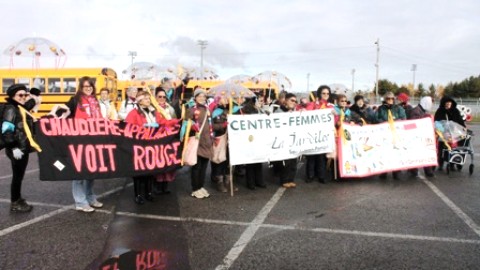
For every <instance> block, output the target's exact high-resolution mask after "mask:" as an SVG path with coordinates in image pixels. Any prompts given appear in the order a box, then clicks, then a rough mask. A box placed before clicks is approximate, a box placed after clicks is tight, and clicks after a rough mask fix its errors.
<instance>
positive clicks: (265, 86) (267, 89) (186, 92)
mask: <svg viewBox="0 0 480 270" xmlns="http://www.w3.org/2000/svg"><path fill="white" fill-rule="evenodd" d="M222 83H225V81H223V80H213V81H206V80H205V81H202V80H189V81H188V84H187V85H186V86H185V87H184V88H182V93H181V94H178V97H180V98H181V99H186V100H188V99H190V98H191V97H192V95H193V89H194V88H195V87H196V86H200V87H201V88H203V89H205V90H208V89H210V88H212V87H214V86H217V85H219V84H222ZM179 84H180V82H179V81H176V82H174V83H173V86H174V87H175V88H176V86H177V85H179ZM159 85H160V81H156V80H143V81H142V80H127V81H119V82H118V97H121V100H123V99H125V98H126V96H125V95H126V90H127V89H128V88H129V87H135V88H137V89H138V90H144V89H145V88H146V87H148V88H149V89H150V90H151V91H154V89H155V88H156V87H158V86H159ZM241 85H243V86H244V87H246V88H248V89H250V90H252V91H253V92H263V95H264V96H268V95H270V96H273V99H275V98H276V97H277V96H278V87H277V85H276V84H275V83H274V82H258V83H255V82H244V83H241ZM118 106H120V104H118Z"/></svg>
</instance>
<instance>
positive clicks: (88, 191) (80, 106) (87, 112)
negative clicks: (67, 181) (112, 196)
mask: <svg viewBox="0 0 480 270" xmlns="http://www.w3.org/2000/svg"><path fill="white" fill-rule="evenodd" d="M65 105H66V106H67V107H68V110H69V111H70V114H69V115H68V117H69V118H80V119H91V118H102V113H101V111H100V104H99V103H98V100H97V89H96V87H95V80H94V79H93V78H91V77H88V76H84V77H82V78H80V80H79V84H78V89H77V92H76V93H75V95H74V96H73V97H71V98H70V100H69V101H68V102H67V103H66V104H65ZM93 184H94V179H83V180H73V181H72V196H73V199H74V200H75V210H77V211H80V212H85V213H90V212H93V211H95V208H101V207H103V203H101V202H99V201H98V200H97V196H96V195H95V194H94V192H93Z"/></svg>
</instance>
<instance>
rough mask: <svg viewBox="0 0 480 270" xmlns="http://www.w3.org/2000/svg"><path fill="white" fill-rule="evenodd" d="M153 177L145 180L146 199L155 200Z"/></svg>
mask: <svg viewBox="0 0 480 270" xmlns="http://www.w3.org/2000/svg"><path fill="white" fill-rule="evenodd" d="M152 190H153V179H147V180H145V200H147V201H149V202H153V194H152Z"/></svg>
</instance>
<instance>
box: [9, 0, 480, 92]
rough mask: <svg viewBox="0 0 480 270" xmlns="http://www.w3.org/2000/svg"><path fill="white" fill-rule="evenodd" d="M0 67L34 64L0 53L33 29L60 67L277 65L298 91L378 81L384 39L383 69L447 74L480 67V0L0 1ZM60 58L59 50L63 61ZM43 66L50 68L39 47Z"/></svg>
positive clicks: (242, 68)
mask: <svg viewBox="0 0 480 270" xmlns="http://www.w3.org/2000/svg"><path fill="white" fill-rule="evenodd" d="M0 3H1V14H2V15H1V16H0V23H1V25H2V27H1V28H0V33H1V36H0V49H1V51H2V54H1V55H0V66H1V67H8V66H9V63H10V61H11V60H13V64H14V66H15V67H31V66H32V60H31V58H30V57H21V56H14V57H13V59H11V57H10V56H8V55H5V54H3V51H4V50H5V49H7V48H8V47H9V45H11V44H14V43H16V42H18V41H20V40H21V39H23V38H26V37H43V38H47V39H49V40H51V41H53V42H55V43H56V44H58V46H59V47H60V48H62V49H63V50H64V51H65V52H66V53H67V58H66V64H65V67H97V66H100V67H102V66H109V67H112V68H114V69H115V70H116V71H117V72H118V73H119V74H120V73H121V71H122V70H124V69H126V68H127V67H128V66H129V65H130V63H131V58H130V56H129V55H128V52H129V51H136V52H137V57H136V58H135V62H137V61H142V62H143V61H147V62H153V63H156V64H163V65H174V64H176V63H181V64H183V65H189V66H199V65H200V47H199V46H198V45H197V44H196V43H197V40H200V39H201V40H208V46H207V48H206V49H205V51H204V65H205V66H209V67H212V68H213V69H214V70H216V71H217V73H218V74H219V75H220V77H221V78H222V79H227V78H228V77H230V76H233V75H237V74H248V75H255V74H257V73H260V72H262V71H265V70H275V71H278V72H281V73H283V74H285V75H287V77H289V78H290V79H291V81H292V84H293V90H295V91H304V90H305V89H306V88H307V74H310V79H309V82H310V89H316V88H317V87H318V85H320V84H332V83H343V84H345V85H346V86H348V87H349V88H350V87H351V85H352V69H355V89H362V90H366V89H371V88H373V86H374V82H375V66H374V64H375V61H376V45H375V44H374V43H375V41H376V40H377V38H379V39H380V62H379V63H380V78H382V79H389V80H391V81H394V82H397V83H399V84H407V83H411V82H412V81H413V72H412V65H413V64H416V65H417V70H416V72H415V82H416V83H417V84H418V83H420V82H423V83H424V84H426V85H429V84H431V83H434V84H446V83H448V82H450V81H460V80H463V79H465V78H467V77H469V76H472V75H473V76H478V75H479V74H480V31H479V26H480V16H479V14H480V1H478V0H457V1H451V0H449V1H442V0H440V1H433V0H432V1H422V0H415V1H413V0H412V1H386V0H382V1H380V0H368V1H357V0H345V1H341V0H332V1H314V0H296V1H292V0H288V1H284V0H268V1H267V0H242V1H226V0H225V1H219V0H202V1H182V0H175V1H164V0H161V1H159V0H139V1H130V0H116V1H110V0H108V1H93V0H62V1H53V0H36V1H26V0H16V1H11V0H7V1H6V0H0ZM64 60H65V59H62V63H63V61H64ZM39 63H40V66H41V67H54V66H55V58H54V57H48V56H46V53H45V54H43V55H42V56H41V57H40V59H39Z"/></svg>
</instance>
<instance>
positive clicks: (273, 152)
mask: <svg viewBox="0 0 480 270" xmlns="http://www.w3.org/2000/svg"><path fill="white" fill-rule="evenodd" d="M333 122H334V119H333V114H332V110H331V109H324V110H314V111H299V112H291V113H274V114H270V115H266V114H251V115H228V123H229V124H228V147H229V151H230V152H229V153H230V164H231V165H238V164H249V163H259V162H267V161H276V160H285V159H291V158H295V157H298V156H300V155H306V154H320V153H329V152H332V151H333V149H334V147H335V135H334V134H335V133H334V129H335V128H334V124H333Z"/></svg>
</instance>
